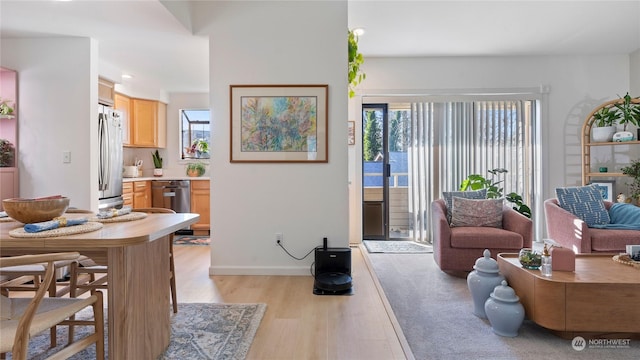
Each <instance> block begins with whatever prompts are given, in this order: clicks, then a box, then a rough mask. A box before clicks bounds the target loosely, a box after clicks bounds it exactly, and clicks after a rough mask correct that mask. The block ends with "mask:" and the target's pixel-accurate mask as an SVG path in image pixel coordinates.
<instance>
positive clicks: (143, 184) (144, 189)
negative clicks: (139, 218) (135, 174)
mask: <svg viewBox="0 0 640 360" xmlns="http://www.w3.org/2000/svg"><path fill="white" fill-rule="evenodd" d="M148 207H151V181H149V180H147V181H134V182H133V208H134V209H138V208H148Z"/></svg>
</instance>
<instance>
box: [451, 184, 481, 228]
mask: <svg viewBox="0 0 640 360" xmlns="http://www.w3.org/2000/svg"><path fill="white" fill-rule="evenodd" d="M454 196H455V197H460V198H464V199H486V198H487V189H480V190H476V191H444V192H442V197H443V198H444V202H445V204H446V205H447V222H448V223H449V224H451V213H452V209H453V197H454Z"/></svg>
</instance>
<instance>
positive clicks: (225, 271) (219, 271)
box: [209, 265, 311, 276]
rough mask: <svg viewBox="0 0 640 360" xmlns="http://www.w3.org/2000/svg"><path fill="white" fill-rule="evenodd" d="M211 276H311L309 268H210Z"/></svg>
mask: <svg viewBox="0 0 640 360" xmlns="http://www.w3.org/2000/svg"><path fill="white" fill-rule="evenodd" d="M209 275H290V276H304V275H307V276H311V272H310V270H309V266H308V265H306V266H267V267H264V266H255V267H254V266H210V267H209Z"/></svg>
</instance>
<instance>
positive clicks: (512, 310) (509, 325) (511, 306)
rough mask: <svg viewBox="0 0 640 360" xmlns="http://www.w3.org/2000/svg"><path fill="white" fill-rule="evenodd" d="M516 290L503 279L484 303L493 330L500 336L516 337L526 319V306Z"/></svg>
mask: <svg viewBox="0 0 640 360" xmlns="http://www.w3.org/2000/svg"><path fill="white" fill-rule="evenodd" d="M519 300H520V298H519V297H518V296H517V295H516V292H515V291H514V290H513V289H512V288H511V287H509V286H508V285H507V281H506V280H504V281H502V284H501V285H498V286H496V288H495V289H494V290H493V292H492V293H491V295H489V299H487V301H486V302H485V304H484V311H485V313H486V314H487V318H488V319H489V322H490V323H491V330H493V332H494V333H496V334H498V335H500V336H507V337H516V336H518V329H520V326H521V325H522V322H523V321H524V307H523V306H522V304H521V303H520V301H519Z"/></svg>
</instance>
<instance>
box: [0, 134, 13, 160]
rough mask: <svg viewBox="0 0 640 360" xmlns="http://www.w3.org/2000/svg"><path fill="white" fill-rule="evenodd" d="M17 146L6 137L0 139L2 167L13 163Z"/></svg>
mask: <svg viewBox="0 0 640 360" xmlns="http://www.w3.org/2000/svg"><path fill="white" fill-rule="evenodd" d="M14 154H15V148H14V147H13V144H12V143H11V142H10V141H9V140H6V139H0V167H8V166H11V165H13V156H14Z"/></svg>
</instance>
